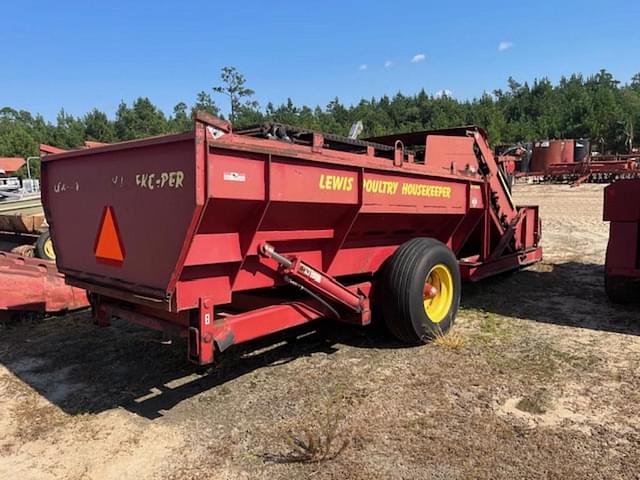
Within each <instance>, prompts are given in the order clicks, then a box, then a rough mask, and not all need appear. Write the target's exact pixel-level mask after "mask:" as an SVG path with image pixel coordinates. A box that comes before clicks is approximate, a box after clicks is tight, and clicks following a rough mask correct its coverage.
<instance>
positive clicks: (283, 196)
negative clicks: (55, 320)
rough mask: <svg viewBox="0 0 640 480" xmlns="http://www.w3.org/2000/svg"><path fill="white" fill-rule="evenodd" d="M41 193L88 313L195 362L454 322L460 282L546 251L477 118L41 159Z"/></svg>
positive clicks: (409, 332) (205, 130) (207, 127)
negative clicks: (304, 331) (274, 338)
mask: <svg viewBox="0 0 640 480" xmlns="http://www.w3.org/2000/svg"><path fill="white" fill-rule="evenodd" d="M42 172H43V202H44V206H45V211H46V213H47V218H48V220H49V223H50V228H51V233H52V236H53V240H54V243H55V245H56V250H57V263H58V266H59V268H60V270H61V271H62V272H63V273H64V274H65V276H66V280H67V282H68V283H69V284H71V285H74V286H77V287H79V288H84V289H87V290H88V291H89V292H90V293H91V297H92V302H93V307H94V311H95V314H96V317H97V321H98V322H99V323H101V324H103V325H106V324H108V323H109V320H110V319H111V318H113V317H118V318H123V319H127V320H130V321H133V322H137V323H141V324H144V325H147V326H150V327H153V328H157V329H161V330H164V331H165V332H167V333H170V334H174V335H181V336H185V337H187V342H188V355H189V358H190V360H192V361H194V362H196V363H199V364H207V363H209V362H211V361H212V360H213V355H214V351H215V349H218V350H219V351H223V350H224V349H226V348H227V347H229V346H230V345H233V344H238V343H242V342H246V341H249V340H252V339H255V338H258V337H261V336H264V335H267V334H270V333H273V332H276V331H279V330H283V329H286V328H289V327H293V326H296V325H300V324H303V323H306V322H310V321H312V320H316V319H319V318H323V317H335V318H340V319H342V320H344V321H347V322H353V323H357V324H362V325H366V324H368V323H369V322H370V321H371V310H372V309H380V312H381V315H382V317H383V318H384V319H385V322H386V324H387V325H388V326H389V328H390V330H391V331H392V332H393V333H394V334H395V335H396V336H397V337H398V338H400V339H401V340H404V341H407V342H409V343H414V344H417V343H421V342H424V341H426V340H427V339H428V338H430V337H431V336H432V335H433V334H434V332H435V331H437V330H442V331H446V330H447V329H448V328H449V327H450V325H451V324H452V322H453V320H454V318H455V315H456V312H457V308H458V304H459V299H460V288H461V286H460V282H461V279H465V280H471V281H474V280H479V279H481V278H484V277H488V276H490V275H494V274H497V273H500V272H504V271H508V270H512V269H517V268H519V267H522V266H524V265H528V264H531V263H533V262H536V261H538V260H540V259H541V256H542V252H541V248H540V247H539V246H538V245H539V240H540V222H539V219H538V209H537V207H516V205H515V204H514V201H513V199H512V197H511V193H510V189H509V187H508V185H507V182H506V180H505V178H504V175H503V173H502V170H501V169H500V168H499V166H498V164H497V163H496V161H495V159H494V157H493V155H492V152H491V151H490V149H489V147H488V144H487V139H486V135H485V133H484V132H483V131H482V130H480V129H478V128H476V127H462V128H457V129H450V130H442V131H435V132H416V133H409V134H398V135H389V136H386V137H379V138H375V139H370V140H369V141H359V140H352V139H348V138H343V137H338V136H334V135H328V134H321V133H317V132H312V131H308V130H303V129H298V128H294V127H288V126H284V125H277V124H269V125H263V126H259V127H256V128H250V129H246V130H240V131H235V132H234V131H232V128H231V125H230V124H228V123H227V122H224V121H222V120H220V119H217V118H215V117H211V116H209V115H206V114H199V115H197V117H196V122H195V130H194V132H191V133H185V134H179V135H170V136H162V137H155V138H148V139H144V140H137V141H132V142H125V143H121V144H114V145H108V146H102V147H98V148H92V149H88V150H80V151H73V152H66V153H61V154H57V155H49V156H46V157H45V158H44V159H43V164H42Z"/></svg>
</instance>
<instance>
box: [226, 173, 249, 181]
mask: <svg viewBox="0 0 640 480" xmlns="http://www.w3.org/2000/svg"><path fill="white" fill-rule="evenodd" d="M222 178H223V179H224V180H225V181H227V182H246V181H247V176H246V175H245V174H244V173H238V172H224V174H223V175H222Z"/></svg>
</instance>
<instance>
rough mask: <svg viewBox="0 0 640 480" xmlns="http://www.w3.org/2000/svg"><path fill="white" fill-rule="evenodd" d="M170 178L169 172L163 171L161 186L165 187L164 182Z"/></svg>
mask: <svg viewBox="0 0 640 480" xmlns="http://www.w3.org/2000/svg"><path fill="white" fill-rule="evenodd" d="M167 180H169V174H168V173H167V172H162V173H161V174H160V188H162V187H164V184H165V183H167Z"/></svg>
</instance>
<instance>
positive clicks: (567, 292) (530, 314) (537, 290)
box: [462, 262, 640, 335]
mask: <svg viewBox="0 0 640 480" xmlns="http://www.w3.org/2000/svg"><path fill="white" fill-rule="evenodd" d="M639 293H640V292H639ZM462 306H463V308H475V309H481V310H484V311H486V312H491V313H495V314H499V315H503V316H506V317H515V318H522V319H527V320H533V321H536V322H544V323H551V324H555V325H564V326H571V327H578V328H589V329H592V330H602V331H608V332H616V333H624V334H630V335H640V321H639V320H640V305H628V306H627V305H616V304H613V303H611V302H610V301H609V299H608V297H607V295H606V294H605V291H604V267H603V266H602V265H596V264H588V263H576V262H567V263H561V264H549V263H542V264H538V265H536V266H534V267H531V268H529V269H527V270H522V271H520V272H515V273H509V274H505V275H500V276H498V277H495V278H493V279H490V280H486V281H482V282H478V283H475V284H468V285H465V288H464V293H463V298H462Z"/></svg>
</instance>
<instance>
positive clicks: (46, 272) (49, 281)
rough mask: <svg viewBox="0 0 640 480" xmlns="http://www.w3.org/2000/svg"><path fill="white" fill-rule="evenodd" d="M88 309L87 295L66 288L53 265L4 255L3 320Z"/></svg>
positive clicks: (0, 265) (0, 258) (0, 264)
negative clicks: (29, 314)
mask: <svg viewBox="0 0 640 480" xmlns="http://www.w3.org/2000/svg"><path fill="white" fill-rule="evenodd" d="M87 306H89V302H88V301H87V294H86V292H85V291H84V290H82V289H79V288H75V287H70V286H69V285H67V284H65V281H64V276H63V275H62V274H61V273H60V272H58V269H57V268H56V266H55V264H54V263H53V262H49V261H46V260H41V259H39V258H29V257H23V256H20V255H14V254H12V253H7V252H0V320H5V319H11V318H14V317H20V316H22V315H24V314H25V313H32V314H40V315H43V314H47V313H48V314H52V313H62V312H66V311H69V310H76V309H80V308H86V307H87Z"/></svg>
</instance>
